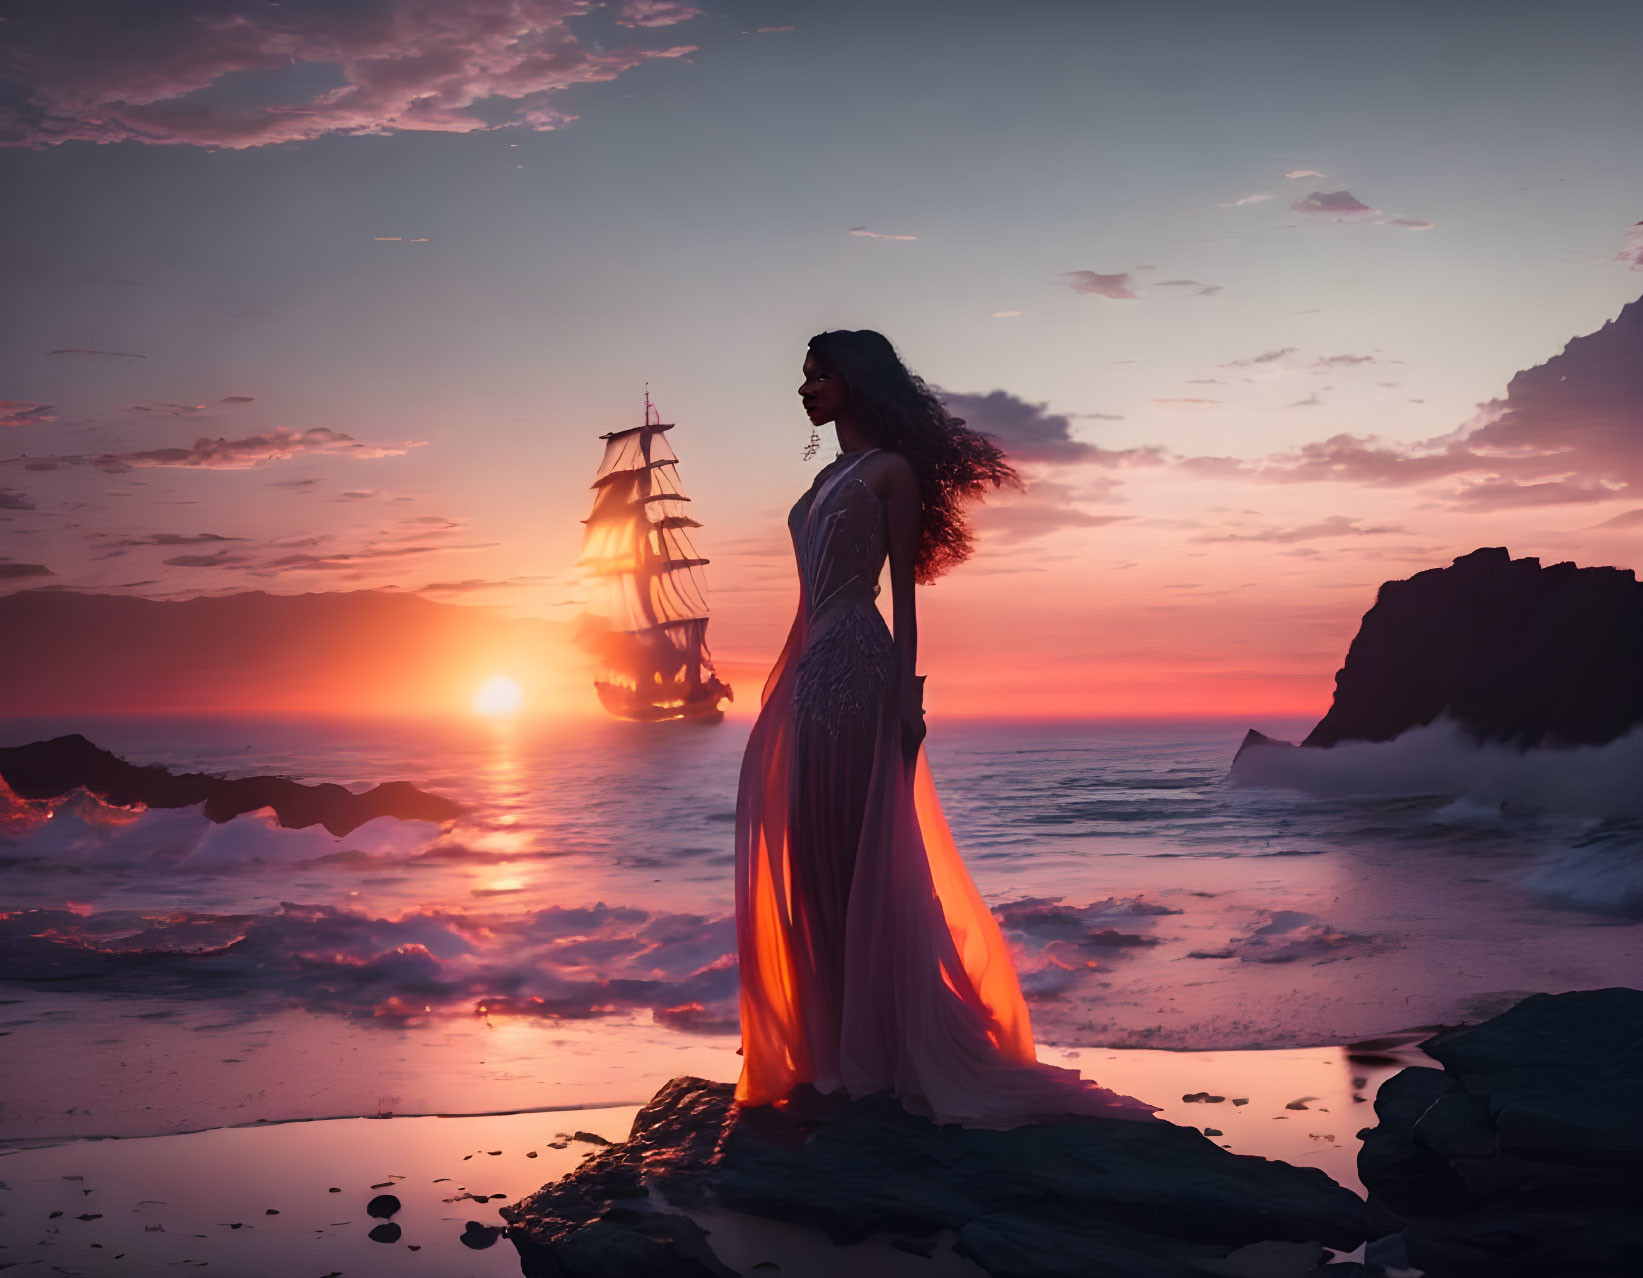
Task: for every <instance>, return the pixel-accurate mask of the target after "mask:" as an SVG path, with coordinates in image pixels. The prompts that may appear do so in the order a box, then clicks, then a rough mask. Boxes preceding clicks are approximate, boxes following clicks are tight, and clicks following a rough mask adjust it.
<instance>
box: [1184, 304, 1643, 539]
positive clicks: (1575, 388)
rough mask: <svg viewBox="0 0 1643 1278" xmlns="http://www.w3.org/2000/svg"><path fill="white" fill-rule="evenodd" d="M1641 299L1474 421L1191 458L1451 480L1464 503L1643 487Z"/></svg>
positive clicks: (1500, 505) (1349, 476)
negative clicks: (1258, 454) (1444, 429)
mask: <svg viewBox="0 0 1643 1278" xmlns="http://www.w3.org/2000/svg"><path fill="white" fill-rule="evenodd" d="M1639 351H1643V298H1639V299H1638V300H1637V301H1634V302H1630V303H1628V304H1627V305H1626V306H1624V307H1622V308H1621V311H1620V314H1619V315H1618V316H1616V317H1615V318H1614V319H1612V320H1610V321H1608V323H1606V324H1604V325H1603V327H1602V328H1600V329H1597V330H1596V331H1595V332H1591V333H1587V334H1584V335H1583V336H1580V337H1576V338H1573V339H1572V340H1571V341H1570V342H1569V343H1568V344H1567V345H1566V346H1565V347H1564V348H1563V350H1562V351H1561V352H1560V353H1559V354H1557V355H1554V356H1552V358H1550V359H1549V360H1547V361H1546V362H1545V363H1544V364H1537V365H1536V366H1535V367H1533V368H1528V369H1524V370H1523V371H1522V372H1520V373H1517V374H1516V375H1515V376H1513V378H1512V380H1511V381H1510V382H1509V383H1508V384H1507V387H1506V395H1505V398H1503V399H1494V400H1490V401H1489V402H1488V403H1486V404H1484V405H1482V407H1481V411H1480V413H1479V415H1478V417H1477V419H1476V421H1475V422H1474V423H1473V424H1471V425H1470V426H1469V427H1468V428H1467V429H1465V430H1463V431H1460V432H1456V433H1454V434H1451V435H1444V436H1440V437H1438V438H1436V439H1430V440H1426V441H1424V442H1421V443H1416V444H1398V443H1392V442H1388V441H1384V440H1381V439H1377V438H1376V437H1375V436H1373V435H1352V434H1337V435H1332V436H1330V437H1329V438H1328V439H1322V440H1315V441H1313V442H1311V443H1308V444H1304V445H1302V446H1301V447H1300V448H1298V449H1296V450H1295V451H1293V452H1290V453H1281V454H1278V455H1276V456H1272V457H1268V458H1265V459H1263V460H1260V461H1253V462H1246V461H1240V460H1239V459H1237V458H1231V457H1195V458H1186V459H1183V460H1182V461H1180V462H1178V463H1177V464H1178V465H1180V466H1183V467H1184V468H1186V469H1189V470H1196V471H1199V472H1200V473H1205V474H1217V475H1227V474H1245V475H1249V476H1251V477H1253V478H1257V479H1262V480H1267V481H1273V482H1279V483H1305V482H1319V481H1337V482H1344V483H1355V484H1365V485H1370V486H1373V487H1413V486H1416V485H1422V484H1430V483H1434V482H1437V481H1441V480H1445V479H1457V480H1460V481H1461V486H1460V487H1459V488H1458V489H1454V490H1452V491H1450V492H1449V493H1447V494H1446V496H1447V497H1448V499H1449V501H1450V502H1451V503H1452V508H1453V509H1456V510H1479V511H1482V510H1507V509H1514V508H1519V507H1525V506H1547V505H1563V504H1574V503H1584V502H1595V501H1608V500H1612V499H1614V498H1616V497H1620V496H1630V495H1632V494H1634V493H1635V492H1637V491H1638V490H1639V489H1643V359H1639V357H1638V352H1639Z"/></svg>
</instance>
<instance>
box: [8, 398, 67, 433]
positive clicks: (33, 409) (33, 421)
mask: <svg viewBox="0 0 1643 1278" xmlns="http://www.w3.org/2000/svg"><path fill="white" fill-rule="evenodd" d="M56 420H57V418H56V417H54V416H53V415H52V412H51V405H50V404H35V403H32V402H30V401H29V400H26V399H0V427H6V426H40V425H44V424H45V423H46V422H54V421H56Z"/></svg>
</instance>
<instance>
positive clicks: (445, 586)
mask: <svg viewBox="0 0 1643 1278" xmlns="http://www.w3.org/2000/svg"><path fill="white" fill-rule="evenodd" d="M542 580H543V579H542V578H541V577H515V578H512V579H511V580H509V581H487V580H485V579H484V578H483V577H469V578H468V579H467V580H466V581H430V582H429V583H428V584H427V585H426V586H422V587H420V588H419V589H417V590H416V591H414V592H413V593H415V594H419V595H471V594H474V593H475V592H476V591H480V590H513V589H517V588H518V587H520V586H528V585H534V584H537V583H539V582H541V581H542Z"/></svg>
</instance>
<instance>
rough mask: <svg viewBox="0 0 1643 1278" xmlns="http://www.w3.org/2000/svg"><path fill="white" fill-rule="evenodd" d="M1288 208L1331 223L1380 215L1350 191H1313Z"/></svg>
mask: <svg viewBox="0 0 1643 1278" xmlns="http://www.w3.org/2000/svg"><path fill="white" fill-rule="evenodd" d="M1289 207H1290V208H1292V209H1293V210H1294V211H1295V212H1297V213H1304V214H1306V215H1308V216H1309V217H1317V218H1327V219H1328V220H1329V221H1331V222H1351V221H1356V220H1359V219H1361V218H1366V217H1374V216H1376V215H1378V214H1379V213H1380V210H1379V209H1376V208H1371V207H1370V206H1369V205H1367V204H1365V203H1364V202H1363V201H1362V200H1360V199H1358V198H1357V196H1355V195H1353V194H1352V192H1351V191H1327V192H1326V191H1314V192H1312V194H1311V195H1309V196H1307V197H1306V199H1304V200H1297V201H1296V202H1295V203H1294V204H1291V205H1290V206H1289Z"/></svg>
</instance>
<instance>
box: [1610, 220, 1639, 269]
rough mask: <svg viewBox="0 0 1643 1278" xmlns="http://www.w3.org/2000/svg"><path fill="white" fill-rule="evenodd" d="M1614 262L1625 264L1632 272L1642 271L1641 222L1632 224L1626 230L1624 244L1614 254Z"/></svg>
mask: <svg viewBox="0 0 1643 1278" xmlns="http://www.w3.org/2000/svg"><path fill="white" fill-rule="evenodd" d="M1615 261H1617V262H1624V263H1626V265H1627V267H1629V268H1630V269H1631V270H1634V271H1643V222H1634V223H1632V225H1631V226H1629V227H1627V228H1626V243H1625V245H1624V247H1622V248H1621V250H1620V252H1618V253H1617V254H1615Z"/></svg>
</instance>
